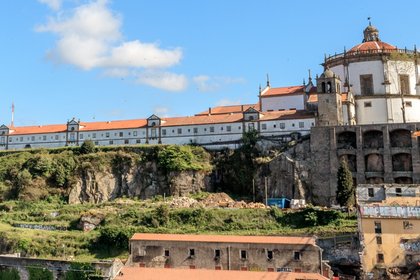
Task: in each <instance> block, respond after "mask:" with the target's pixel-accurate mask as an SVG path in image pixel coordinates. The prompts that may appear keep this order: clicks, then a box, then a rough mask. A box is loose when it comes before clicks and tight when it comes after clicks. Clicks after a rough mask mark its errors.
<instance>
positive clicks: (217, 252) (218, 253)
mask: <svg viewBox="0 0 420 280" xmlns="http://www.w3.org/2000/svg"><path fill="white" fill-rule="evenodd" d="M214 258H215V259H216V260H218V259H220V250H219V249H216V250H214Z"/></svg>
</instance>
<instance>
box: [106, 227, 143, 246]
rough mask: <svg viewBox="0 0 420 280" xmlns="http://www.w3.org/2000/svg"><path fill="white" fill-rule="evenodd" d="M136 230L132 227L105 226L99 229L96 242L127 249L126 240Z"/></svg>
mask: <svg viewBox="0 0 420 280" xmlns="http://www.w3.org/2000/svg"><path fill="white" fill-rule="evenodd" d="M135 232H136V229H135V228H134V227H130V226H129V227H126V226H125V227H121V226H107V227H103V228H101V229H100V235H99V238H98V243H99V245H100V246H103V245H105V246H109V247H111V248H118V249H128V241H129V240H130V238H131V237H132V236H133V234H134V233H135Z"/></svg>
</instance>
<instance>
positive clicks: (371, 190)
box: [368, 188, 375, 197]
mask: <svg viewBox="0 0 420 280" xmlns="http://www.w3.org/2000/svg"><path fill="white" fill-rule="evenodd" d="M374 195H375V194H374V191H373V188H368V196H369V197H373V196H374Z"/></svg>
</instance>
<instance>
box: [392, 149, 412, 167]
mask: <svg viewBox="0 0 420 280" xmlns="http://www.w3.org/2000/svg"><path fill="white" fill-rule="evenodd" d="M392 170H393V171H413V163H412V160H411V154H408V153H399V154H395V155H393V156H392Z"/></svg>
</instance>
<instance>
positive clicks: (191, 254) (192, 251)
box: [188, 249, 195, 258]
mask: <svg viewBox="0 0 420 280" xmlns="http://www.w3.org/2000/svg"><path fill="white" fill-rule="evenodd" d="M188 256H189V257H190V258H194V257H195V249H190V250H189V255H188Z"/></svg>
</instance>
